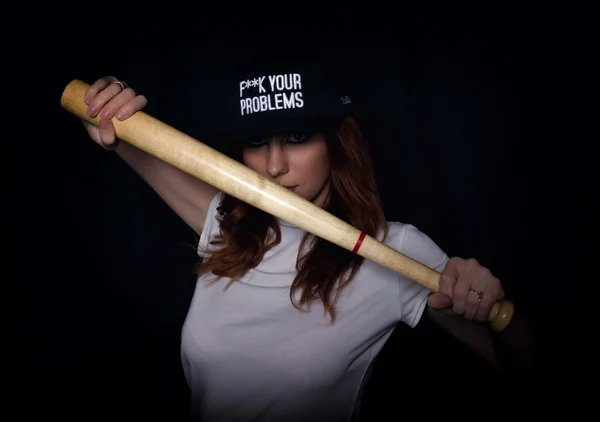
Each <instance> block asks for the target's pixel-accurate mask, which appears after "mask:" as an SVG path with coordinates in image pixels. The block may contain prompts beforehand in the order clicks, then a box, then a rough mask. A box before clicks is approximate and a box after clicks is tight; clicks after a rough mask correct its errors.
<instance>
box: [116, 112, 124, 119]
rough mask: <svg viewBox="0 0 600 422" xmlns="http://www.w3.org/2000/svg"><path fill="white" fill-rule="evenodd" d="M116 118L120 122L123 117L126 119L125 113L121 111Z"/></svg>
mask: <svg viewBox="0 0 600 422" xmlns="http://www.w3.org/2000/svg"><path fill="white" fill-rule="evenodd" d="M115 117H116V118H117V119H119V120H123V117H125V112H124V111H119V112H118V113H117V115H116V116H115Z"/></svg>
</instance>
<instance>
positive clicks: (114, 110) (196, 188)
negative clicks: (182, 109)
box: [82, 76, 217, 235]
mask: <svg viewBox="0 0 600 422" xmlns="http://www.w3.org/2000/svg"><path fill="white" fill-rule="evenodd" d="M84 101H85V103H86V104H87V105H88V111H87V112H88V115H90V116H97V115H100V117H101V121H100V126H99V127H96V126H94V125H92V124H90V123H87V122H85V121H82V123H83V125H84V127H85V128H86V130H87V131H88V134H89V135H90V137H91V138H92V139H93V140H94V141H95V142H96V143H97V144H99V145H100V146H102V147H103V148H104V149H106V150H110V151H114V152H116V153H117V154H118V155H119V156H120V157H121V158H122V159H123V160H124V161H125V162H126V163H127V164H128V165H129V166H130V167H131V168H132V169H133V170H134V171H135V172H136V173H137V174H138V175H139V176H140V177H142V179H143V180H144V181H146V183H148V185H150V187H151V188H152V189H153V190H154V191H155V192H156V193H157V194H158V195H159V196H160V197H161V198H162V199H163V200H164V201H165V203H166V204H167V205H168V206H169V207H170V208H171V209H172V210H173V211H175V213H176V214H177V215H178V216H179V217H180V218H181V219H182V220H183V221H184V222H185V223H186V224H187V225H188V226H190V227H191V228H192V229H193V230H194V231H195V232H196V233H198V235H199V234H200V233H202V229H203V226H204V220H205V219H206V213H207V210H208V207H209V205H210V201H211V200H212V199H213V198H214V196H215V195H216V194H217V189H216V188H214V187H213V186H211V185H209V184H207V183H205V182H203V181H201V180H199V179H197V178H195V177H193V176H190V175H189V174H187V173H185V172H183V171H181V170H179V169H178V168H176V167H173V166H172V165H170V164H168V163H166V162H164V161H161V160H159V159H158V158H156V157H153V156H152V155H150V154H148V153H146V152H144V151H142V150H140V149H138V148H136V147H134V146H132V145H130V144H127V143H125V142H118V139H117V138H116V137H115V128H114V125H113V123H112V121H111V119H113V118H115V119H118V120H125V119H128V118H129V117H131V116H132V115H133V114H135V113H136V112H138V111H140V110H142V109H143V108H144V107H145V106H146V104H147V99H146V97H145V96H143V95H137V94H136V93H135V91H134V90H133V89H131V88H129V87H126V86H124V85H121V83H120V82H118V79H117V78H115V77H114V76H107V77H104V78H100V79H98V80H97V81H96V82H94V83H93V84H92V85H90V87H89V89H88V90H87V91H86V94H85V97H84Z"/></svg>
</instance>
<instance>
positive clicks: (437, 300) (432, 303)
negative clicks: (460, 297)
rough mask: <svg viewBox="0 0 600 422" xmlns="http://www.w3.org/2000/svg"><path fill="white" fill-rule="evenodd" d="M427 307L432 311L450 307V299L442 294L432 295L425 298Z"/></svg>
mask: <svg viewBox="0 0 600 422" xmlns="http://www.w3.org/2000/svg"><path fill="white" fill-rule="evenodd" d="M427 305H428V306H429V307H430V308H433V309H444V308H449V307H450V306H452V299H450V296H447V295H445V294H444V293H432V294H431V295H429V297H428V298H427Z"/></svg>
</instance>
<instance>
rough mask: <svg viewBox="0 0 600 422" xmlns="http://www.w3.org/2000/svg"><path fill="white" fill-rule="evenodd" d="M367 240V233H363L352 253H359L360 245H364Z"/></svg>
mask: <svg viewBox="0 0 600 422" xmlns="http://www.w3.org/2000/svg"><path fill="white" fill-rule="evenodd" d="M364 238H365V232H362V233H361V234H360V236H359V237H358V240H357V241H356V245H354V249H352V253H356V252H358V250H359V249H360V245H362V242H363V239H364Z"/></svg>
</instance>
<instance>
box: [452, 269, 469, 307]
mask: <svg viewBox="0 0 600 422" xmlns="http://www.w3.org/2000/svg"><path fill="white" fill-rule="evenodd" d="M470 286H471V278H470V277H469V274H468V273H467V274H462V273H461V274H459V276H458V279H457V280H456V283H455V284H454V290H453V291H452V310H453V311H454V312H455V313H456V314H458V315H463V314H464V313H465V311H466V309H467V298H468V296H469V287H470Z"/></svg>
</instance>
